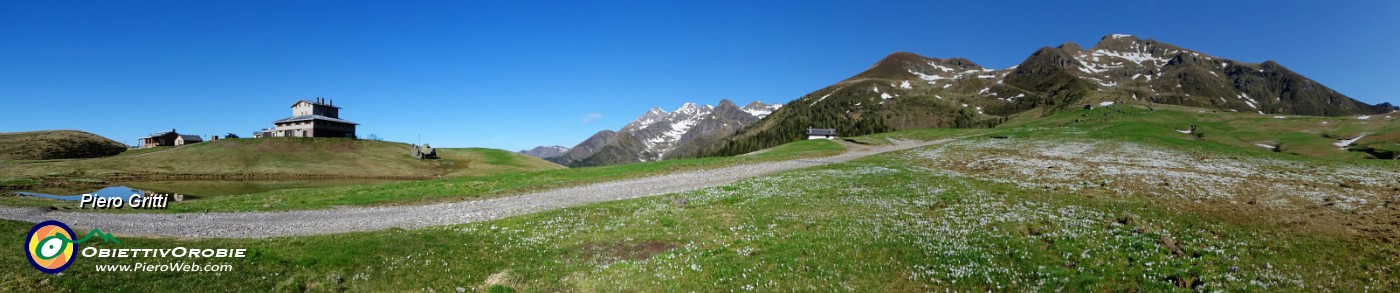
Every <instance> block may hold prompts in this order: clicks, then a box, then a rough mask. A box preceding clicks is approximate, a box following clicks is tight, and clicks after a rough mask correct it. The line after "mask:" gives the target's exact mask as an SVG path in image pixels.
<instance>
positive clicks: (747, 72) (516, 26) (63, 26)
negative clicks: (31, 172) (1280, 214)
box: [0, 0, 1400, 150]
mask: <svg viewBox="0 0 1400 293" xmlns="http://www.w3.org/2000/svg"><path fill="white" fill-rule="evenodd" d="M58 2H60V1H3V2H0V102H3V103H0V109H3V111H0V132H8V131H28V130H42V129H78V130H84V131H89V132H94V133H97V134H101V135H103V136H107V137H109V138H113V139H116V140H118V141H121V142H124V143H127V144H135V143H136V138H138V137H140V136H143V135H146V134H149V133H152V132H157V131H161V130H165V129H171V128H176V129H178V130H179V131H180V132H182V133H191V134H202V135H206V136H207V135H210V134H223V133H228V132H234V133H237V134H239V135H244V136H246V135H249V134H251V133H252V132H253V131H255V130H258V129H260V128H264V127H270V126H272V125H271V122H272V121H273V120H276V119H280V118H284V117H287V116H290V113H291V111H290V108H289V106H290V105H291V104H292V102H294V101H296V100H297V99H303V98H308V99H309V98H313V97H318V96H319V97H326V98H329V99H333V100H334V101H335V103H336V105H339V106H342V107H344V109H343V110H342V112H341V113H342V115H341V117H342V118H345V119H348V120H352V121H355V122H358V123H361V125H360V127H359V129H358V132H359V134H360V135H361V136H366V135H370V134H376V135H379V136H380V137H383V138H385V139H389V140H395V141H404V142H415V141H418V140H419V137H420V136H421V140H422V142H427V143H432V144H433V145H435V146H449V147H468V146H471V147H491V148H502V149H509V150H519V149H524V148H529V147H533V146H537V145H564V146H570V147H571V146H573V145H574V144H576V143H578V142H579V141H582V140H583V139H584V138H587V137H588V136H589V135H591V134H592V133H594V132H596V131H599V130H602V129H617V128H620V127H621V126H622V125H624V124H626V123H627V122H630V121H631V120H632V119H635V118H636V117H637V116H639V115H641V114H642V113H643V112H645V111H646V110H647V109H650V108H652V107H661V108H663V109H666V110H672V109H674V108H676V107H678V106H680V105H681V104H682V103H684V102H688V101H695V102H699V103H701V104H715V103H717V102H718V101H719V100H720V99H731V100H734V101H736V102H738V103H740V104H743V103H747V102H748V101H752V100H760V101H764V102H788V101H791V100H793V99H796V98H798V97H801V96H802V95H804V94H806V93H808V92H811V91H814V90H817V89H820V88H821V87H824V86H826V85H830V84H832V83H834V82H837V81H840V80H842V79H845V78H846V77H849V76H851V75H854V74H856V73H859V72H860V71H862V70H864V69H865V68H866V67H869V66H870V65H871V64H873V63H874V62H875V61H877V60H879V59H880V58H882V57H884V56H885V55H888V54H889V53H892V52H895V51H910V52H915V53H919V54H922V55H925V56H930V57H965V58H968V59H971V60H973V61H974V62H978V63H980V64H982V65H983V66H987V67H992V68H1005V67H1009V66H1011V65H1015V64H1017V63H1019V62H1020V61H1021V60H1023V59H1025V58H1026V56H1028V55H1029V54H1030V53H1031V52H1033V51H1035V50H1036V49H1037V48H1039V47H1043V46H1055V45H1058V44H1060V43H1063V42H1066V41H1074V42H1078V43H1080V44H1082V45H1084V46H1085V47H1088V46H1092V45H1093V43H1094V42H1096V41H1097V40H1098V39H1099V37H1101V36H1103V35H1106V34H1111V33H1124V34H1133V35H1137V36H1139V37H1142V38H1154V39H1157V40H1159V41H1162V42H1167V43H1172V44H1176V45H1179V46H1182V47H1185V48H1189V49H1194V50H1199V51H1202V52H1204V53H1207V54H1211V55H1215V56H1220V57H1224V58H1230V59H1235V60H1240V61H1245V62H1262V61H1264V60H1275V61H1277V62H1279V63H1281V64H1283V65H1284V66H1286V67H1288V68H1290V69H1292V70H1294V71H1297V72H1299V73H1302V74H1303V75H1306V76H1308V77H1311V78H1313V79H1315V80H1317V81H1319V82H1321V83H1322V84H1324V85H1327V86H1329V87H1332V88H1333V89H1336V90H1338V91H1340V92H1342V93H1343V94H1346V95H1349V96H1351V97H1353V98H1356V99H1359V100H1361V101H1365V102H1368V103H1373V104H1374V103H1380V102H1391V103H1397V102H1400V94H1397V93H1396V92H1395V90H1394V89H1395V88H1396V86H1397V84H1400V75H1397V73H1396V72H1397V71H1396V69H1397V68H1400V4H1397V1H1259V2H1252V1H1201V2H1192V1H1087V2H1061V1H1028V2H1003V1H946V2H951V3H944V2H945V1H910V2H882V1H849V2H824V1H732V2H730V1H692V2H690V3H680V1H636V2H612V1H571V2H552V1H441V2H438V1H392V2H391V1H382V2H369V1H183V0H182V1H63V2H62V3H58ZM963 2H968V3H963ZM1042 2H1045V3H1042ZM1051 2H1053V3H1051Z"/></svg>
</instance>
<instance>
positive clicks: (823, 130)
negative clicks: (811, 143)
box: [807, 128, 836, 135]
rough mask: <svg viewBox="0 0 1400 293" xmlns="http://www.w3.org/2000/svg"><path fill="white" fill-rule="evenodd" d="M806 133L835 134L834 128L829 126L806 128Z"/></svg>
mask: <svg viewBox="0 0 1400 293" xmlns="http://www.w3.org/2000/svg"><path fill="white" fill-rule="evenodd" d="M807 135H836V129H830V128H808V129H807Z"/></svg>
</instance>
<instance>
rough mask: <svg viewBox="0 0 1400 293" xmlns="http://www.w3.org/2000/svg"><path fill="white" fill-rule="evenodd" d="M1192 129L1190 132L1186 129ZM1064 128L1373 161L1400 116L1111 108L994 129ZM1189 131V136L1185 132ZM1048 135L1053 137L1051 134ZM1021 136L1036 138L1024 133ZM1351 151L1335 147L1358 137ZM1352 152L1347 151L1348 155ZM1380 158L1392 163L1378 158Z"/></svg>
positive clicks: (1396, 131) (1398, 129)
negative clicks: (1341, 142)
mask: <svg viewBox="0 0 1400 293" xmlns="http://www.w3.org/2000/svg"><path fill="white" fill-rule="evenodd" d="M1193 125H1194V126H1195V127H1196V128H1195V130H1194V131H1192V130H1191V127H1192V126H1193ZM1048 127H1053V128H1060V127H1063V128H1067V129H1073V130H1076V131H1083V132H1089V133H1091V136H1093V137H1096V138H1105V139H1114V140H1123V141H1136V142H1151V143H1155V144H1159V145H1164V146H1171V147H1181V148H1195V149H1205V150H1212V151H1227V152H1234V151H1236V150H1238V149H1246V150H1250V151H1267V152H1279V153H1282V154H1292V155H1300V156H1305V157H1312V158H1322V159H1356V158H1373V157H1374V156H1373V155H1371V154H1368V153H1367V152H1365V151H1366V150H1367V149H1379V150H1396V149H1400V139H1397V138H1400V114H1382V115H1369V116H1333V117H1320V116H1294V115H1276V114H1266V115H1260V114H1254V113H1234V112H1217V111H1208V110H1204V109H1199V108H1190V107H1180V106H1169V105H1161V104H1153V105H1152V108H1148V107H1147V106H1144V105H1134V104H1115V105H1112V106H1108V107H1097V108H1095V109H1093V110H1074V111H1068V112H1063V113H1057V114H1054V115H1051V116H1048V117H1045V118H1042V119H1036V120H1031V121H1026V122H1014V121H1013V122H1012V123H1008V124H1006V125H1003V126H1001V127H998V128H997V129H998V130H1004V131H1012V130H1015V131H1017V132H1025V131H1024V130H1036V129H1044V128H1048ZM1187 132H1189V133H1187ZM1050 133H1053V132H1050ZM1026 135H1033V136H1044V135H1037V134H1034V133H1027V134H1026ZM1363 135H1364V137H1362V138H1361V139H1359V140H1357V141H1355V142H1354V143H1353V146H1352V147H1350V148H1342V147H1339V146H1337V145H1336V144H1337V143H1339V142H1340V141H1342V140H1345V139H1353V138H1357V137H1361V136H1363ZM1349 150H1351V151H1349ZM1381 158H1383V159H1393V158H1394V157H1393V155H1392V156H1389V157H1384V156H1383V157H1381Z"/></svg>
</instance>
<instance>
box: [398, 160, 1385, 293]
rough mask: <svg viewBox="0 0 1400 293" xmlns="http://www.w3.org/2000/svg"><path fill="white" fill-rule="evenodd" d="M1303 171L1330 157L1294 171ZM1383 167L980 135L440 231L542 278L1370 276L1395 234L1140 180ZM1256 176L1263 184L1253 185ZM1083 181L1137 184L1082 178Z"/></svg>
mask: <svg viewBox="0 0 1400 293" xmlns="http://www.w3.org/2000/svg"><path fill="white" fill-rule="evenodd" d="M1027 144H1030V145H1031V147H1029V148H1026V147H1027ZM1028 150H1034V151H1028ZM1105 150H1111V151H1105ZM1009 153H1014V154H1017V155H1018V156H1011V155H1009ZM1007 158H1015V160H1010V159H1007ZM1290 168H1292V169H1290ZM1305 171H1306V172H1320V173H1322V174H1328V175H1326V176H1321V177H1311V176H1304V175H1298V174H1295V173H1301V172H1305ZM1290 172H1293V173H1290ZM1377 172H1378V173H1377ZM1384 172H1394V171H1388V170H1370V169H1346V168H1328V167H1316V166H1311V167H1310V166H1301V165H1295V164H1294V163H1291V162H1286V161H1269V160H1252V159H1230V158H1213V157H1209V156H1201V155H1190V154H1182V153H1175V152H1172V151H1169V150H1161V149H1154V148H1151V147H1148V146H1141V145H1131V144H1107V143H1096V142H1089V141H1080V142H1035V141H1032V142H1029V143H1019V144H1018V143H1015V142H1014V141H1013V140H991V139H987V140H969V141H966V142H958V143H954V144H949V145H943V146H935V147H930V148H925V149H920V150H915V151H911V152H906V153H902V154H894V155H888V156H882V157H877V158H872V159H869V160H861V161H857V162H854V163H849V164H840V165H835V166H829V167H822V168H817V169H808V170H799V171H793V172H786V173H781V174H777V175H772V176H766V177H761V178H755V179H750V180H744V181H741V182H738V183H735V184H732V185H729V186H725V187H718V188H710V189H704V190H700V191H695V192H688V193H682V194H675V195H671V196H666V197H663V198H652V199H639V200H632V201H624V202H616V203H609V204H603V205H595V206H590V207H585V208H574V209H567V210H563V211H558V212H547V213H543V214H540V215H537V216H530V217H522V218H521V219H519V220H516V221H499V222H493V223H490V224H485V223H483V224H480V225H464V226H460V227H455V228H451V229H450V230H447V231H448V232H453V233H463V234H466V235H471V237H476V238H482V239H490V241H491V243H490V244H489V245H487V246H489V247H497V248H498V249H500V251H502V252H511V253H515V252H521V251H533V252H541V251H543V252H546V253H543V254H541V255H546V256H547V255H551V254H550V253H548V252H558V253H560V254H559V255H557V256H555V257H557V258H556V259H552V260H551V261H543V262H532V263H533V265H517V266H514V267H509V266H507V267H501V268H492V269H490V270H489V271H493V272H496V273H497V276H500V275H499V274H503V273H507V272H508V273H511V274H516V276H515V277H513V278H511V279H510V281H509V284H511V285H512V286H514V287H516V288H527V289H532V290H544V291H552V290H556V289H560V290H579V291H615V290H620V291H848V290H853V291H943V290H957V291H963V290H975V291H987V290H991V291H1027V290H1029V291H1052V290H1072V291H1073V290H1084V289H1086V288H1088V289H1091V290H1095V291H1098V290H1111V291H1123V290H1152V291H1158V290H1196V291H1238V290H1258V291H1279V290H1283V291H1318V290H1342V291H1354V290H1355V291H1366V290H1373V291H1374V290H1377V289H1379V288H1387V287H1388V286H1391V285H1393V284H1394V283H1393V282H1394V281H1395V276H1394V275H1393V274H1394V272H1393V271H1376V270H1374V269H1373V268H1374V267H1376V266H1382V267H1385V266H1389V265H1387V264H1385V263H1383V262H1384V261H1393V260H1394V257H1395V254H1394V250H1389V251H1387V252H1380V254H1378V255H1377V254H1376V253H1377V252H1365V253H1356V254H1355V255H1350V256H1348V254H1352V253H1350V252H1348V251H1339V250H1346V249H1352V248H1353V247H1354V246H1351V245H1352V243H1351V242H1347V241H1340V242H1339V240H1335V239H1330V238H1327V237H1326V236H1316V235H1313V236H1297V235H1294V234H1291V233H1293V232H1289V231H1277V230H1270V229H1259V228H1258V227H1250V226H1247V225H1241V224H1239V223H1230V222H1226V221H1220V220H1214V219H1213V218H1210V217H1203V216H1201V215H1197V214H1193V213H1191V212H1186V211H1177V210H1173V209H1165V208H1161V207H1159V206H1156V204H1154V203H1152V202H1146V201H1139V200H1136V199H1134V198H1133V197H1134V196H1161V197H1167V198H1172V199H1180V201H1182V202H1185V203H1192V202H1195V201H1197V200H1206V199H1223V200H1231V199H1233V200H1236V201H1239V200H1244V199H1245V198H1254V197H1257V196H1259V194H1239V193H1235V192H1239V191H1237V190H1250V191H1252V192H1256V193H1260V192H1259V191H1261V190H1279V191H1286V189H1287V188H1291V187H1295V186H1296V187H1298V188H1299V189H1297V190H1304V191H1308V192H1295V193H1279V194H1274V195H1268V196H1269V197H1267V198H1268V199H1270V200H1263V201H1261V202H1269V203H1268V204H1269V205H1271V206H1272V207H1277V208H1280V209H1286V208H1291V207H1290V205H1291V204H1296V203H1299V202H1304V203H1308V204H1313V205H1325V206H1327V207H1328V208H1330V209H1337V210H1342V211H1346V212H1349V213H1362V212H1365V211H1366V210H1367V209H1372V208H1373V207H1372V206H1373V205H1374V203H1375V202H1378V199H1379V198H1381V197H1383V196H1384V194H1383V193H1382V192H1381V191H1380V188H1382V187H1386V186H1389V185H1387V184H1391V183H1388V182H1386V180H1388V179H1375V178H1368V177H1367V176H1368V174H1393V173H1384ZM1261 178H1263V179H1261ZM1390 178H1396V177H1390ZM1327 180H1336V181H1339V182H1348V184H1349V185H1352V186H1353V187H1352V189H1359V190H1361V192H1354V193H1347V194H1346V195H1347V196H1346V197H1342V196H1337V197H1336V198H1333V199H1328V198H1329V197H1327V196H1315V195H1312V194H1326V195H1333V194H1334V193H1336V192H1337V191H1338V190H1341V189H1338V188H1345V187H1337V185H1336V184H1326V185H1325V184H1322V183H1319V182H1329V181H1327ZM1259 181H1263V182H1264V183H1267V184H1264V183H1261V184H1258V185H1250V184H1251V183H1250V182H1259ZM1084 182H1089V183H1084ZM1125 182H1134V183H1125ZM1163 182H1165V183H1167V184H1161V183H1163ZM1239 185H1246V186H1249V187H1246V188H1243V189H1240V187H1239ZM1329 185H1330V186H1329ZM1157 186H1161V188H1155V187H1157ZM1270 188H1272V189H1270ZM1309 188H1311V189H1309ZM1089 190H1095V191H1096V192H1099V194H1103V193H1105V192H1106V193H1122V194H1123V195H1125V196H1124V197H1122V198H1103V197H1086V196H1081V195H1079V194H1080V193H1084V192H1087V191H1089ZM1261 194H1262V193H1261ZM1329 203H1335V204H1329ZM1238 204H1241V205H1245V204H1248V203H1245V202H1239V203H1238ZM1363 245H1364V244H1363ZM598 247H603V248H604V249H601V250H600V249H598ZM1318 249H1327V251H1316V250H1318ZM580 252H582V253H580ZM1386 253H1389V254H1386ZM1377 256H1380V257H1381V258H1379V259H1377V258H1376V257H1377ZM418 257H431V256H430V255H424V256H418ZM1314 257H1317V258H1323V257H1325V259H1327V261H1326V262H1320V261H1318V260H1319V259H1314ZM1348 257H1350V258H1362V259H1373V260H1371V261H1373V263H1371V264H1370V265H1361V264H1357V263H1349V262H1348V260H1347V259H1348ZM1385 257H1388V258H1389V259H1386V258H1385ZM415 260H416V258H415ZM395 261H400V260H395ZM431 262H432V261H425V263H431ZM525 272H555V274H559V275H558V276H553V277H551V276H549V275H550V274H544V275H539V274H538V273H529V275H532V276H531V277H524V276H523V274H525Z"/></svg>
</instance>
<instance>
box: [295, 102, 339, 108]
mask: <svg viewBox="0 0 1400 293" xmlns="http://www.w3.org/2000/svg"><path fill="white" fill-rule="evenodd" d="M301 102H307V103H310V104H312V105H317V106H324V107H331V108H336V109H340V107H336V106H333V105H331V104H328V103H317V102H316V101H308V100H297V101H296V102H295V103H292V107H293V108H296V106H297V104H301Z"/></svg>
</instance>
